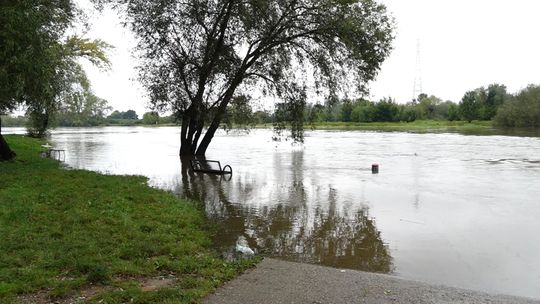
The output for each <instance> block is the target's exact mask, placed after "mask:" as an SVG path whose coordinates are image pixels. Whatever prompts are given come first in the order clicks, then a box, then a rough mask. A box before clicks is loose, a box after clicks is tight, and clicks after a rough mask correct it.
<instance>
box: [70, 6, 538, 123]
mask: <svg viewBox="0 0 540 304" xmlns="http://www.w3.org/2000/svg"><path fill="white" fill-rule="evenodd" d="M87 1H88V0H79V2H80V3H86V2H87ZM382 2H383V3H385V4H386V5H387V7H388V10H389V11H390V12H391V13H392V15H393V16H394V17H395V19H396V23H397V29H396V39H395V41H394V50H393V52H392V54H391V55H390V57H389V58H388V59H387V60H386V61H385V63H384V64H383V66H382V69H381V72H380V74H379V76H378V78H377V80H376V81H374V82H373V83H371V86H370V87H371V96H370V97H371V98H372V99H379V98H382V97H392V98H395V99H396V100H397V102H399V103H404V102H407V101H410V100H411V99H412V95H413V85H414V74H415V66H416V49H417V41H418V40H419V41H420V64H421V78H422V88H423V92H424V93H427V94H433V95H436V96H438V97H440V98H442V99H445V100H452V101H454V102H458V101H459V100H460V99H461V97H462V96H463V94H464V93H465V92H466V91H467V90H472V89H475V88H477V87H480V86H487V85H488V84H491V83H501V84H505V85H506V86H507V87H508V89H509V91H510V92H516V91H518V90H520V89H522V88H524V87H525V86H526V85H528V84H532V83H536V84H538V83H540V39H538V32H539V30H540V18H538V17H537V15H538V13H539V12H540V1H538V0H513V1H508V0H468V1H467V0H407V1H404V0H383V1H382ZM91 18H92V19H91V20H92V21H93V24H94V26H93V27H92V29H91V30H90V32H89V33H88V35H89V36H90V37H93V38H101V39H103V40H105V41H107V42H108V43H110V44H113V45H114V46H115V47H116V49H115V50H114V51H112V52H111V56H110V57H111V61H112V63H113V67H112V70H111V71H109V72H105V73H103V72H100V71H98V70H96V69H95V68H92V67H90V66H88V65H85V67H87V72H88V74H89V77H90V79H91V81H92V85H93V88H94V91H95V92H96V94H97V95H98V96H100V97H102V98H105V99H107V100H108V101H109V103H110V104H111V105H112V106H113V107H114V108H115V109H118V110H123V111H125V110H127V109H134V110H136V111H137V113H138V114H139V115H142V113H144V112H146V111H147V109H146V99H145V98H144V91H143V90H142V89H141V87H140V85H139V84H138V83H137V82H136V80H135V77H136V74H135V70H134V67H135V65H136V60H135V59H134V58H133V57H132V55H131V53H130V49H131V48H132V47H133V46H134V39H133V36H132V35H131V34H130V33H129V31H128V30H126V29H124V28H123V27H122V26H121V25H120V23H119V22H120V20H119V17H118V16H117V15H116V14H115V13H114V12H110V11H106V12H105V13H104V14H103V15H98V14H95V15H91Z"/></svg>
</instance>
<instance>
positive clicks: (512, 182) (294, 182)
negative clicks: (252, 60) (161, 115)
mask: <svg viewBox="0 0 540 304" xmlns="http://www.w3.org/2000/svg"><path fill="white" fill-rule="evenodd" d="M178 134H179V130H178V129H177V128H137V127H135V128H99V129H59V130H56V131H55V132H54V133H53V135H52V139H51V141H52V142H53V143H54V145H56V146H58V147H61V148H64V149H66V150H67V155H66V158H67V159H66V162H67V163H68V164H69V165H70V166H72V167H76V168H85V169H91V170H98V171H102V172H109V173H114V174H142V175H146V176H148V177H149V178H150V183H151V184H152V185H155V186H158V187H162V188H165V189H170V190H173V191H174V192H176V193H177V194H178V195H180V196H183V197H190V198H195V199H198V200H200V201H202V202H204V208H205V210H206V213H207V215H208V217H209V218H210V219H212V221H214V222H215V223H216V224H217V225H218V227H219V229H217V232H216V235H215V237H214V239H215V241H216V244H218V246H219V249H220V250H221V251H222V252H223V253H224V254H226V255H227V254H229V253H231V252H233V251H235V248H236V246H237V245H242V246H248V247H250V248H251V249H253V250H255V251H257V252H259V253H263V254H265V255H268V256H274V257H278V258H282V259H286V260H292V261H300V262H307V263H315V264H322V265H328V266H334V267H340V268H352V269H360V270H366V271H373V272H381V273H391V274H394V275H398V276H401V277H405V278H412V279H416V280H421V281H427V282H431V283H438V284H445V285H451V286H458V287H464V288H469V289H476V290H483V291H490V292H496V293H506V294H513V295H521V296H530V297H537V298H540V138H538V137H508V136H465V135H459V134H410V133H376V132H325V131H317V132H310V133H308V134H307V138H306V142H305V144H304V145H303V146H291V145H290V143H275V142H272V141H271V132H270V131H266V130H257V131H253V132H251V133H249V134H229V135H227V136H225V134H220V135H219V136H217V137H216V138H215V140H214V142H213V143H212V145H211V148H210V150H209V152H208V155H207V157H208V158H209V159H218V160H220V161H222V163H223V164H229V165H231V166H232V168H233V170H234V174H233V175H232V177H231V178H230V179H227V178H221V177H216V176H208V175H204V174H194V173H193V172H191V171H190V170H186V169H185V168H184V170H183V169H182V166H181V161H180V160H179V158H178V156H177V154H178V147H179V136H178ZM372 163H378V164H379V165H380V173H379V174H377V175H374V174H372V173H371V170H370V167H371V164H372Z"/></svg>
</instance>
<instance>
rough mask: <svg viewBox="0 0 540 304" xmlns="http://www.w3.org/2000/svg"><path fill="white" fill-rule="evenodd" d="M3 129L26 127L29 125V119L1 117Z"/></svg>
mask: <svg viewBox="0 0 540 304" xmlns="http://www.w3.org/2000/svg"><path fill="white" fill-rule="evenodd" d="M0 119H1V123H2V127H24V126H26V124H27V121H28V119H27V118H26V117H24V116H16V117H15V116H9V115H1V116H0Z"/></svg>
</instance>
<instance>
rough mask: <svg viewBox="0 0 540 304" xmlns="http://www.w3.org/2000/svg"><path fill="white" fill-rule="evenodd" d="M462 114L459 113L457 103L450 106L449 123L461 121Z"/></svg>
mask: <svg viewBox="0 0 540 304" xmlns="http://www.w3.org/2000/svg"><path fill="white" fill-rule="evenodd" d="M459 118H460V113H459V107H458V105H457V104H455V103H451V104H449V105H448V120H449V121H456V120H459Z"/></svg>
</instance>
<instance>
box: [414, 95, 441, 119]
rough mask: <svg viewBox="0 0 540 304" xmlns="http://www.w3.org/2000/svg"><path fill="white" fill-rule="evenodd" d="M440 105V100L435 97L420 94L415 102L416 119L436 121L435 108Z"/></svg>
mask: <svg viewBox="0 0 540 304" xmlns="http://www.w3.org/2000/svg"><path fill="white" fill-rule="evenodd" d="M441 103H442V99H440V98H439V97H437V96H434V95H431V96H428V95H427V94H420V95H419V96H418V99H417V102H416V109H417V111H416V118H417V119H438V118H440V117H438V115H437V107H439V106H440V104H441Z"/></svg>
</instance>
